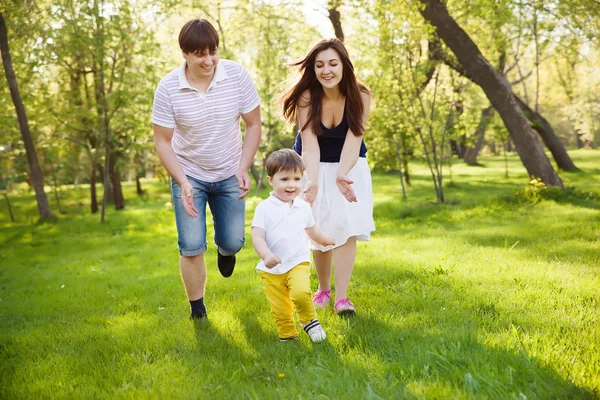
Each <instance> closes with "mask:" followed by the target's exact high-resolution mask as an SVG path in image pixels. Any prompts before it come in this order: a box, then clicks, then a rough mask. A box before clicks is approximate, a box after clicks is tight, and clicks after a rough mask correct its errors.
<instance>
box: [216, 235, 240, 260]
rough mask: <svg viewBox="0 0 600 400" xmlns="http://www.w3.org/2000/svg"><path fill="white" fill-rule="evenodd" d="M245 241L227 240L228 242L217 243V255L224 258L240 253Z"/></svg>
mask: <svg viewBox="0 0 600 400" xmlns="http://www.w3.org/2000/svg"><path fill="white" fill-rule="evenodd" d="M244 242H245V239H244V238H243V237H242V238H229V239H228V240H225V241H221V242H220V243H217V247H218V248H219V253H221V255H224V256H232V255H234V254H237V253H239V252H240V250H241V249H242V247H244Z"/></svg>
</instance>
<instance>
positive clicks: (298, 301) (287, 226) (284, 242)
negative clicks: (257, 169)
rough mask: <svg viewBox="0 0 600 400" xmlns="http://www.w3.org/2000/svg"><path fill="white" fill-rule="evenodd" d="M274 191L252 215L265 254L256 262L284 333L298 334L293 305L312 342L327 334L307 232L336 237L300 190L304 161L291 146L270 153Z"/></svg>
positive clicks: (319, 238) (325, 239)
mask: <svg viewBox="0 0 600 400" xmlns="http://www.w3.org/2000/svg"><path fill="white" fill-rule="evenodd" d="M266 167H267V174H268V178H267V179H268V181H269V184H270V185H271V187H272V188H273V191H272V192H271V196H270V197H269V198H268V199H266V200H264V201H263V202H261V203H260V204H259V205H258V206H257V207H256V211H255V214H254V219H253V220H252V244H253V245H254V249H255V250H256V252H257V253H258V255H259V256H260V258H261V261H260V262H259V263H258V265H257V266H256V269H257V270H258V273H259V274H260V277H261V279H262V281H263V284H264V289H265V294H266V296H267V300H269V303H270V304H271V313H272V314H273V317H274V318H275V322H276V323H277V332H278V334H279V339H280V340H281V341H282V342H284V341H288V340H298V331H297V330H296V327H295V325H294V318H293V311H294V310H293V306H292V303H293V305H295V306H296V312H297V313H298V318H299V319H300V323H301V324H302V327H303V328H304V330H305V331H306V333H307V334H308V336H309V337H310V340H312V342H313V343H319V342H322V341H324V340H325V338H326V337H327V335H326V334H325V331H324V330H323V328H321V325H320V324H319V320H318V319H317V313H316V312H315V307H314V305H313V303H312V297H311V296H312V294H311V291H310V252H309V249H308V238H307V237H306V235H308V236H309V237H310V238H311V239H312V240H314V241H315V242H317V243H319V244H321V245H323V246H332V245H334V244H335V240H334V239H333V237H332V236H328V235H325V234H324V233H323V232H321V230H320V229H319V227H318V226H317V225H316V224H315V220H314V218H313V215H312V211H311V208H310V206H309V205H308V203H306V202H305V201H304V200H301V199H300V198H298V195H300V193H301V183H302V174H303V172H304V164H303V162H302V158H300V156H299V155H298V154H296V152H295V151H293V150H290V149H283V150H277V151H275V152H273V153H271V155H270V156H269V158H268V159H267V165H266Z"/></svg>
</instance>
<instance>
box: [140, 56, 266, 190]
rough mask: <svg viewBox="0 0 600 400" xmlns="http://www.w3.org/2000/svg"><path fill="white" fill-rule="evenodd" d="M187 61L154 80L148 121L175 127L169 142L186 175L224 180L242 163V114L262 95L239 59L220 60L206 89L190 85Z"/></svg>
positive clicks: (255, 105)
mask: <svg viewBox="0 0 600 400" xmlns="http://www.w3.org/2000/svg"><path fill="white" fill-rule="evenodd" d="M185 66H186V63H185V62H184V63H183V65H182V66H181V67H179V68H177V69H175V70H173V71H171V72H170V73H169V74H168V75H167V76H165V77H164V78H163V79H162V80H161V81H160V83H159V84H158V87H157V88H156V93H155V95H154V106H153V108H152V122H153V123H155V124H156V125H160V126H163V127H165V128H174V129H175V130H174V133H173V139H172V140H171V146H172V147H173V151H174V152H175V154H176V155H177V159H178V160H179V163H180V164H181V167H182V169H183V172H184V173H185V174H186V175H189V176H191V177H193V178H196V179H199V180H201V181H205V182H218V181H222V180H224V179H227V178H229V177H231V176H233V175H234V174H235V172H236V171H237V170H238V168H239V166H240V159H241V157H242V135H241V129H240V116H241V114H246V113H248V112H250V111H252V110H254V109H255V108H256V107H257V106H258V105H259V104H260V97H259V96H258V93H257V92H256V89H255V88H254V85H253V83H252V79H251V78H250V74H249V73H248V71H246V69H245V68H244V67H242V65H241V64H239V63H236V62H234V61H230V60H219V63H218V64H217V67H216V69H215V75H214V77H213V80H212V81H211V83H210V86H209V87H208V89H207V90H206V93H204V92H202V91H200V90H198V89H196V88H194V87H192V86H191V85H190V84H189V82H188V80H187V78H186V77H185Z"/></svg>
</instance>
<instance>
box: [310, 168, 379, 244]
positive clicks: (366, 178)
mask: <svg viewBox="0 0 600 400" xmlns="http://www.w3.org/2000/svg"><path fill="white" fill-rule="evenodd" d="M338 166H339V163H325V162H322V163H319V191H318V192H317V198H316V199H315V202H314V204H313V206H312V211H313V216H314V217H315V222H316V223H317V225H318V226H319V228H321V230H322V231H323V232H324V233H325V234H327V235H332V236H333V237H334V238H335V246H321V245H319V244H318V243H316V242H314V241H312V240H310V239H309V242H310V248H311V249H316V250H321V251H328V250H331V249H334V248H336V247H339V246H341V245H343V244H344V243H346V241H347V240H348V238H350V237H352V236H356V239H357V240H361V241H367V240H370V239H371V232H373V231H374V230H375V223H374V222H373V186H372V183H371V171H370V170H369V164H367V159H366V158H363V157H359V158H358V161H357V162H356V164H355V165H354V167H353V168H352V169H351V170H350V172H349V173H348V175H347V176H348V178H350V179H351V180H353V181H354V183H353V184H352V188H353V189H354V193H355V194H356V198H357V200H358V201H357V202H356V203H350V202H349V201H348V200H346V198H345V197H344V195H343V194H342V193H341V192H340V190H339V189H338V187H337V185H336V184H335V176H336V173H337V169H338ZM306 181H307V176H306V173H305V174H304V181H303V186H305V184H306Z"/></svg>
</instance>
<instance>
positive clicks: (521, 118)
mask: <svg viewBox="0 0 600 400" xmlns="http://www.w3.org/2000/svg"><path fill="white" fill-rule="evenodd" d="M420 1H421V3H423V4H424V5H425V8H423V9H422V10H420V12H421V14H422V15H423V17H424V18H425V19H426V20H427V21H429V22H430V23H431V24H432V25H433V26H434V27H436V29H437V32H438V34H439V36H440V37H441V38H442V40H443V41H444V42H445V43H446V45H447V46H448V47H449V48H450V49H451V50H452V52H453V53H454V54H455V55H456V57H457V59H458V61H459V62H460V63H461V64H462V66H463V67H464V68H465V70H467V72H468V73H469V75H471V76H472V77H473V81H474V82H475V83H477V84H478V85H479V86H481V88H482V89H483V91H484V92H485V94H486V96H487V97H488V99H489V100H490V102H491V103H492V105H493V106H494V108H495V109H496V110H497V111H498V114H500V116H501V117H502V120H503V121H504V124H505V125H506V128H507V129H508V132H509V133H510V135H511V137H512V139H513V141H514V143H515V146H516V149H517V152H518V154H519V157H520V158H521V161H522V162H523V165H524V166H525V169H526V170H527V173H528V174H529V175H530V176H535V177H538V178H540V179H541V180H542V181H543V182H544V183H545V184H547V185H552V186H559V187H561V188H563V184H562V181H561V180H560V178H559V177H558V175H557V174H556V171H555V170H554V168H553V167H552V164H550V160H548V157H546V153H544V149H543V148H542V146H541V145H540V143H539V142H538V141H537V138H536V137H535V135H534V133H533V131H532V130H531V127H530V126H529V121H528V120H527V118H525V115H524V114H523V112H522V111H521V109H520V108H519V105H518V104H517V101H516V100H515V98H514V96H513V93H512V88H511V86H510V83H509V82H508V81H507V79H506V77H505V76H503V75H501V74H499V73H498V72H497V71H496V69H495V68H494V67H493V66H492V65H491V64H490V63H489V62H488V61H487V60H486V59H485V57H484V56H483V55H482V54H481V52H480V51H479V48H478V47H477V45H476V44H475V43H474V42H473V41H472V40H471V38H470V37H469V35H467V33H466V32H465V31H464V30H463V29H462V28H461V27H460V26H459V25H458V24H457V23H456V21H455V20H454V19H453V18H452V17H451V16H450V14H449V13H448V10H447V8H446V5H445V4H444V3H442V2H441V1H440V0H420Z"/></svg>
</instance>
